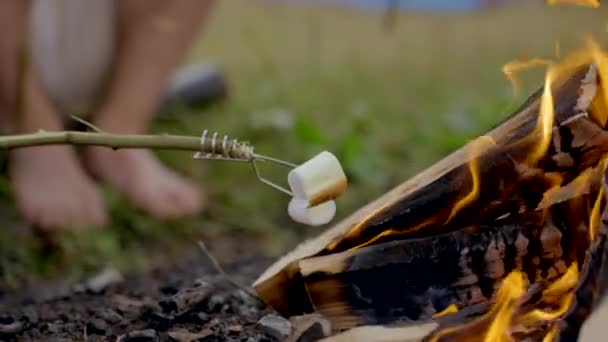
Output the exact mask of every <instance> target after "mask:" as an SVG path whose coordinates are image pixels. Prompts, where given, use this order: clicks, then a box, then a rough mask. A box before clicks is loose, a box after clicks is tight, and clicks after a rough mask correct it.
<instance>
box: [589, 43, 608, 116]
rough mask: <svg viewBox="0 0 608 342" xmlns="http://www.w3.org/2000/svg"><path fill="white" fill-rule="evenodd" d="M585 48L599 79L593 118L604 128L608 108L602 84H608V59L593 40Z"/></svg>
mask: <svg viewBox="0 0 608 342" xmlns="http://www.w3.org/2000/svg"><path fill="white" fill-rule="evenodd" d="M587 46H588V47H589V50H590V51H591V55H592V56H593V62H594V63H595V65H596V67H597V72H598V75H599V78H600V84H599V91H598V94H597V95H596V96H595V98H594V101H593V103H592V113H593V118H594V119H595V120H596V121H597V122H598V123H599V124H600V125H601V126H602V127H605V126H606V122H607V121H608V108H606V100H607V99H608V87H606V86H604V84H606V83H608V57H607V56H606V53H605V52H604V51H602V49H601V48H600V47H599V45H598V44H597V43H596V42H595V41H594V40H593V39H591V38H589V39H588V40H587Z"/></svg>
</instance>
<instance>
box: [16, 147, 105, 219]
mask: <svg viewBox="0 0 608 342" xmlns="http://www.w3.org/2000/svg"><path fill="white" fill-rule="evenodd" d="M9 175H10V178H11V180H12V184H13V185H12V186H13V193H14V196H15V200H16V202H17V207H18V209H19V210H20V211H21V213H22V214H23V216H24V218H25V219H26V220H27V221H28V222H30V223H32V224H35V225H37V226H39V227H40V228H42V229H46V230H58V229H64V228H81V227H91V226H103V225H105V224H106V223H107V220H108V218H107V216H106V211H105V208H104V205H103V201H102V198H101V196H100V194H99V191H98V189H97V186H96V184H95V183H94V182H93V180H92V179H90V177H89V176H88V175H87V174H86V173H85V172H84V170H82V168H81V166H80V163H79V160H78V157H77V156H76V152H75V151H74V150H73V149H72V148H70V147H67V146H43V147H28V148H22V149H15V150H13V151H11V152H10V154H9Z"/></svg>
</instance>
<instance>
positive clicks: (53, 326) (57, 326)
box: [46, 322, 61, 334]
mask: <svg viewBox="0 0 608 342" xmlns="http://www.w3.org/2000/svg"><path fill="white" fill-rule="evenodd" d="M46 329H47V330H48V332H50V333H51V334H58V333H59V331H60V330H61V323H57V322H53V323H47V324H46Z"/></svg>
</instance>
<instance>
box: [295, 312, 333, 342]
mask: <svg viewBox="0 0 608 342" xmlns="http://www.w3.org/2000/svg"><path fill="white" fill-rule="evenodd" d="M291 324H292V326H293V329H292V331H291V334H290V336H289V338H288V339H287V341H289V342H312V341H318V340H320V339H322V338H324V337H327V336H329V335H330V334H331V323H330V322H329V320H327V319H326V318H325V317H323V316H321V315H319V314H310V315H302V316H295V317H292V318H291Z"/></svg>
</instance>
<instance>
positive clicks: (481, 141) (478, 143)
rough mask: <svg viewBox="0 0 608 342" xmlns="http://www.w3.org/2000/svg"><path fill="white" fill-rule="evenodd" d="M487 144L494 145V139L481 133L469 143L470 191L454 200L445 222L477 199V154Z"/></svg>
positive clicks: (478, 186)
mask: <svg viewBox="0 0 608 342" xmlns="http://www.w3.org/2000/svg"><path fill="white" fill-rule="evenodd" d="M488 145H496V141H494V139H492V137H490V136H487V135H483V136H481V137H479V138H477V139H475V140H474V141H472V142H471V145H470V146H471V147H470V150H469V151H470V154H471V155H472V156H473V157H472V158H471V160H470V161H469V172H470V174H471V183H472V186H471V191H470V192H469V193H468V194H467V195H466V196H464V197H463V198H461V199H460V200H458V202H456V203H455V204H454V206H453V207H452V210H451V211H450V216H448V219H447V220H446V221H445V223H448V222H450V221H451V220H452V218H454V216H455V215H456V214H457V213H458V212H459V211H460V210H461V209H462V208H464V207H466V206H468V205H469V204H471V202H473V201H475V200H476V199H477V197H478V196H479V188H480V185H479V183H480V181H479V165H478V164H479V160H478V159H479V158H478V155H479V154H480V153H479V151H483V150H486V147H487V146H488Z"/></svg>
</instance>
